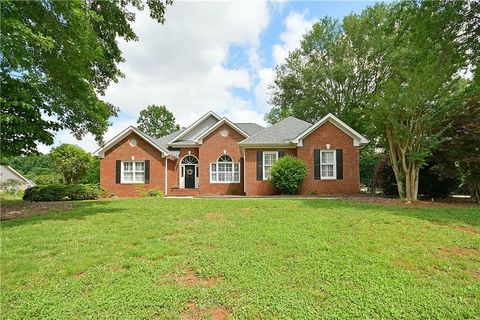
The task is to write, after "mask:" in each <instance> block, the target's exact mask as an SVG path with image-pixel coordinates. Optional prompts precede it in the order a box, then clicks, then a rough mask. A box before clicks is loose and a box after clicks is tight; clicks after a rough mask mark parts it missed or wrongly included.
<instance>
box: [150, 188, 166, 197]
mask: <svg viewBox="0 0 480 320" xmlns="http://www.w3.org/2000/svg"><path fill="white" fill-rule="evenodd" d="M147 195H148V196H149V197H159V198H163V192H162V191H161V190H160V189H157V188H151V189H149V190H148V192H147Z"/></svg>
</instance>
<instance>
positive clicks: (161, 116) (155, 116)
mask: <svg viewBox="0 0 480 320" xmlns="http://www.w3.org/2000/svg"><path fill="white" fill-rule="evenodd" d="M137 125H138V129H140V130H141V131H143V132H145V133H147V134H149V135H151V136H152V137H154V138H160V137H163V136H166V135H168V134H170V133H172V132H175V131H178V130H180V126H179V125H178V124H176V123H175V117H174V116H173V113H172V112H170V111H168V109H167V107H165V106H157V105H154V104H152V105H149V106H148V107H147V108H146V109H143V110H142V111H140V116H139V117H138V120H137Z"/></svg>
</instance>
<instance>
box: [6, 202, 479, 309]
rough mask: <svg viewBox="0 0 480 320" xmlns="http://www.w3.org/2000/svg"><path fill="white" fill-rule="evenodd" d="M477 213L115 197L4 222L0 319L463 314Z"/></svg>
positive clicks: (474, 258)
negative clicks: (115, 198) (223, 311)
mask: <svg viewBox="0 0 480 320" xmlns="http://www.w3.org/2000/svg"><path fill="white" fill-rule="evenodd" d="M479 234H480V210H479V209H478V208H468V209H467V208H458V209H453V208H452V209H450V208H448V209H433V208H429V209H420V208H402V207H393V206H390V207H388V206H381V205H375V204H360V203H353V202H347V201H340V200H301V199H287V200H280V199H270V200H259V199H250V200H248V199H242V200H216V199H124V200H109V201H92V202H83V203H81V205H80V207H79V208H76V209H73V210H70V211H66V212H60V213H52V214H48V215H45V216H35V217H30V218H24V219H19V220H14V221H7V222H2V230H1V241H2V243H1V244H2V251H1V313H0V317H1V318H2V319H20V318H21V319H25V318H30V319H32V318H35V319H37V318H51V319H54V318H55V319H58V318H103V319H105V318H108V319H116V318H121V319H178V318H181V317H183V318H187V317H189V316H190V317H192V318H202V317H205V318H208V317H210V316H213V317H214V318H215V317H216V318H217V319H220V318H221V317H220V316H218V314H217V315H216V314H215V312H214V311H215V310H217V309H218V308H220V307H221V308H223V310H226V312H225V313H224V315H227V314H228V317H229V318H232V319H237V318H239V319H280V318H282V319H319V318H324V319H340V318H341V319H348V318H351V319H358V318H364V319H367V318H368V319H379V318H382V319H385V318H402V319H405V318H407V319H411V318H417V319H418V318H423V319H426V318H431V319H438V318H443V319H463V318H464V319H473V318H477V319H478V317H479V315H480V281H479V279H480V270H479V269H480V268H479V266H480V236H479Z"/></svg>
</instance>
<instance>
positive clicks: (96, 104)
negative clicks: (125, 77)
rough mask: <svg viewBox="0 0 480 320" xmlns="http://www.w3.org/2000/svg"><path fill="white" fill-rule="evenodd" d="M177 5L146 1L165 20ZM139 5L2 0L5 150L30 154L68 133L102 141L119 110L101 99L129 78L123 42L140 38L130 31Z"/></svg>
mask: <svg viewBox="0 0 480 320" xmlns="http://www.w3.org/2000/svg"><path fill="white" fill-rule="evenodd" d="M171 2H172V1H171V0H147V1H146V4H147V6H148V8H149V10H150V16H151V18H153V19H155V20H157V21H158V22H160V23H163V22H164V15H165V10H166V6H167V5H169V4H171ZM143 8H144V4H143V2H142V1H140V0H122V1H103V0H69V1H63V0H43V1H15V0H3V1H1V37H2V41H1V45H0V50H1V53H0V54H1V59H0V75H1V88H2V92H1V98H0V103H1V110H0V121H1V124H2V128H1V131H2V132H1V148H2V155H3V156H12V155H19V154H28V153H31V152H35V151H36V147H37V145H38V144H39V143H43V144H47V145H51V144H52V143H53V137H54V133H55V132H56V131H58V130H60V129H68V130H70V131H71V132H72V133H73V135H74V136H75V137H76V138H78V139H80V138H82V137H83V136H84V135H85V134H86V133H91V134H93V135H94V136H95V138H96V140H97V141H99V142H101V141H102V135H103V133H104V132H105V131H106V129H107V127H108V125H109V122H108V119H109V118H110V117H112V116H115V115H116V114H117V111H118V108H117V107H115V106H113V105H111V104H109V103H107V102H105V101H103V100H101V99H100V98H99V95H102V94H103V93H104V92H105V90H106V88H107V87H108V85H109V84H110V83H111V82H112V81H114V82H116V81H118V79H119V77H121V76H122V73H121V71H120V70H119V68H118V63H119V62H121V61H123V58H122V52H121V51H120V49H119V47H118V43H117V41H118V39H119V38H123V39H124V40H126V41H131V40H136V39H137V36H136V34H135V32H134V31H133V29H132V27H131V23H132V22H133V21H134V20H135V14H134V11H135V10H142V9H143Z"/></svg>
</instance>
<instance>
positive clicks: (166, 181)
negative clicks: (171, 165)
mask: <svg viewBox="0 0 480 320" xmlns="http://www.w3.org/2000/svg"><path fill="white" fill-rule="evenodd" d="M167 185H168V159H167V157H165V196H167V195H168V186H167Z"/></svg>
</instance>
